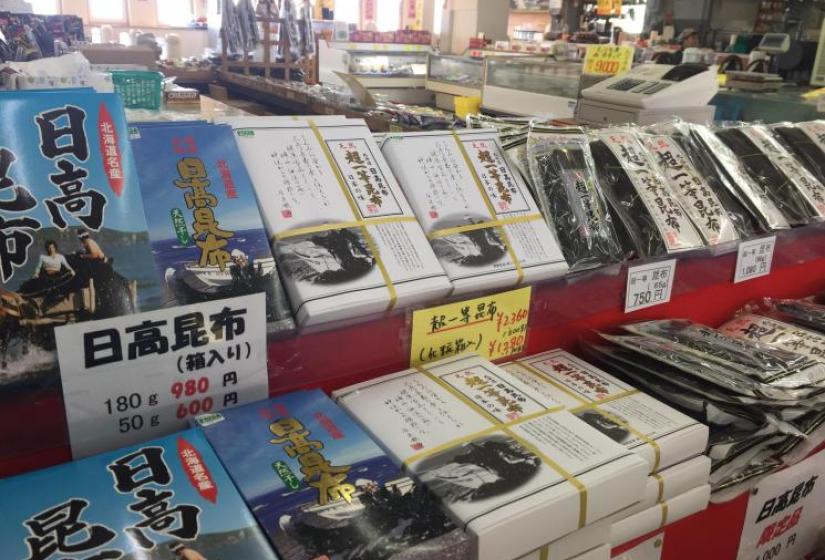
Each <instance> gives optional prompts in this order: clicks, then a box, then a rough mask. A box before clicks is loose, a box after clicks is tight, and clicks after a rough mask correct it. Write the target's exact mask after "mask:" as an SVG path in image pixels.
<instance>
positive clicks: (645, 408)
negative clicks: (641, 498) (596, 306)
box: [502, 350, 708, 472]
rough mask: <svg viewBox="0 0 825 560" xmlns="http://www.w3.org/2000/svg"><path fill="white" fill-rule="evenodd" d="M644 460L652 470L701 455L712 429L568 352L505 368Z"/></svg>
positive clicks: (528, 359) (557, 352) (509, 364)
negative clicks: (709, 431)
mask: <svg viewBox="0 0 825 560" xmlns="http://www.w3.org/2000/svg"><path fill="white" fill-rule="evenodd" d="M502 367H503V368H504V369H506V370H507V371H509V372H510V373H511V374H512V375H514V376H517V377H518V378H519V379H520V380H521V381H522V382H523V383H526V384H528V385H530V386H531V387H532V388H533V389H534V390H536V391H539V392H541V394H543V395H544V396H545V397H547V398H552V399H554V400H556V401H558V402H559V403H561V404H562V405H563V406H564V407H565V408H566V409H567V410H568V411H570V412H571V413H572V414H574V415H575V416H576V417H577V418H579V419H580V420H582V421H584V422H587V423H588V424H590V425H591V426H593V427H595V428H596V429H598V430H600V431H602V432H604V433H605V434H607V435H608V436H610V437H611V438H613V439H614V440H615V441H617V442H619V443H621V444H622V445H624V446H626V447H627V448H628V449H630V450H632V451H633V452H634V453H637V454H638V455H639V456H640V457H643V458H644V459H645V460H646V461H647V462H648V464H649V465H650V472H657V471H659V470H661V469H664V468H667V467H669V466H671V465H675V464H676V463H679V462H681V461H684V460H685V459H687V458H689V457H694V456H696V455H699V454H700V453H703V452H704V451H705V449H706V447H707V443H708V427H707V426H705V425H704V424H701V423H699V422H697V421H696V420H694V419H693V418H691V417H689V416H687V415H685V414H682V413H681V412H679V411H678V410H675V409H673V408H671V407H670V406H668V405H666V404H665V403H663V402H661V401H658V400H656V399H655V398H654V397H652V396H650V395H648V394H646V393H641V392H639V391H638V390H637V389H635V388H634V387H632V386H631V385H628V384H627V383H625V382H623V381H621V380H619V379H617V378H615V377H613V376H612V375H610V374H608V373H606V372H605V371H602V370H601V369H599V368H597V367H596V366H594V365H592V364H589V363H587V362H585V361H584V360H582V359H581V358H578V357H576V356H574V355H572V354H570V353H569V352H565V351H564V350H551V351H549V352H544V353H541V354H536V355H534V356H528V357H526V358H522V359H520V360H516V361H514V362H510V363H508V364H504V365H503V366H502Z"/></svg>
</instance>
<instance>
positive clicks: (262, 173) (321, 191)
mask: <svg viewBox="0 0 825 560" xmlns="http://www.w3.org/2000/svg"><path fill="white" fill-rule="evenodd" d="M223 120H224V122H227V123H229V124H230V125H232V127H233V128H234V130H235V138H236V140H237V142H238V147H239V148H240V151H241V155H242V156H243V159H244V163H245V164H246V167H247V170H248V171H249V175H250V177H251V179H252V182H253V184H254V187H255V192H256V194H257V196H258V202H259V205H260V207H261V212H262V214H263V218H264V224H265V225H266V228H267V233H269V235H270V239H271V241H272V245H273V252H274V253H275V257H276V258H277V259H278V263H279V267H280V269H281V272H282V276H283V280H284V286H285V287H286V289H287V292H288V294H289V296H290V300H291V303H292V307H293V310H294V311H295V316H296V320H297V322H298V324H299V325H301V326H310V325H314V324H319V323H325V322H329V321H335V320H341V319H351V318H353V317H359V316H365V315H371V314H375V313H382V312H385V311H388V310H389V309H391V308H393V307H396V306H397V307H405V306H409V305H414V304H418V303H423V302H427V301H432V300H438V299H441V298H443V297H444V296H445V295H446V294H448V293H449V292H450V291H451V289H452V285H451V283H450V281H449V279H448V278H447V276H446V274H445V272H444V270H443V269H442V267H441V264H440V263H439V262H438V259H437V258H436V256H435V254H434V253H433V250H432V248H431V247H430V245H429V242H428V241H427V238H426V236H425V235H424V232H423V231H422V229H421V226H420V225H419V224H418V221H417V219H416V218H415V215H414V214H413V211H412V208H411V207H410V205H409V203H408V202H407V199H406V198H405V196H404V193H403V192H402V191H401V189H400V187H399V186H398V183H397V182H396V180H395V177H394V176H393V174H392V171H391V170H390V168H389V166H388V165H387V163H386V161H385V160H384V158H383V156H382V155H381V151H380V150H379V149H378V146H377V145H376V143H375V141H374V140H373V138H372V134H371V133H370V131H369V129H368V128H367V126H366V125H365V124H364V122H363V121H353V120H348V119H343V120H342V119H340V118H337V119H333V118H330V119H304V118H261V119H254V118H249V117H238V118H227V119H223Z"/></svg>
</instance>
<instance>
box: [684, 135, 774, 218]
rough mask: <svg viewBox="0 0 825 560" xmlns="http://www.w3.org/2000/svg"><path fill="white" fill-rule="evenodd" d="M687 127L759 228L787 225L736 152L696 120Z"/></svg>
mask: <svg viewBox="0 0 825 560" xmlns="http://www.w3.org/2000/svg"><path fill="white" fill-rule="evenodd" d="M689 127H690V132H691V136H692V137H693V138H694V139H695V140H696V141H697V142H698V145H699V146H700V147H701V150H702V151H703V152H704V153H705V154H706V155H708V156H710V157H712V158H713V159H714V161H715V163H716V165H717V169H718V170H719V171H720V172H721V173H722V175H723V176H724V177H725V179H726V181H727V182H728V184H729V185H732V186H733V188H735V189H736V192H737V193H738V196H739V198H740V200H741V201H742V202H743V203H744V204H745V205H746V206H747V208H748V209H749V210H750V212H751V213H752V214H753V215H754V216H756V217H757V218H758V219H759V222H760V225H761V226H762V229H764V230H775V229H788V228H789V227H790V224H789V223H788V220H787V219H786V218H785V215H784V214H783V213H782V212H780V210H779V208H777V206H776V204H775V203H774V201H773V198H772V197H770V196H769V195H768V193H767V192H766V191H765V189H764V187H763V186H762V184H761V183H759V182H758V181H755V180H754V179H753V178H751V176H750V174H749V173H748V172H747V170H746V169H745V166H744V164H743V163H742V162H740V161H739V159H738V158H737V157H736V154H735V153H734V152H733V151H732V150H731V149H730V148H728V146H727V145H726V144H725V143H724V142H722V140H721V139H720V138H719V137H718V136H716V134H714V133H713V131H712V130H711V129H710V128H709V127H707V126H705V125H699V124H691V125H689Z"/></svg>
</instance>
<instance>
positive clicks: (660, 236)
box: [590, 128, 704, 257]
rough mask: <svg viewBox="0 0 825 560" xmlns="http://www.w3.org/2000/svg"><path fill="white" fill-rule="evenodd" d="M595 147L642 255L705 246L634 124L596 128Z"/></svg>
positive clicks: (613, 199)
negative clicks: (628, 126)
mask: <svg viewBox="0 0 825 560" xmlns="http://www.w3.org/2000/svg"><path fill="white" fill-rule="evenodd" d="M590 148H591V151H592V153H593V158H594V160H595V161H596V169H597V171H598V178H599V184H600V186H601V188H602V190H603V192H604V194H605V197H606V198H607V200H608V202H609V203H610V204H611V205H612V206H613V209H614V211H615V213H616V214H617V215H618V216H619V218H620V219H621V220H622V222H623V223H624V225H625V227H626V229H627V232H628V233H629V235H630V237H631V238H632V239H633V242H634V245H635V246H636V250H637V251H638V254H639V256H640V257H648V256H662V255H668V254H672V253H678V252H682V251H688V250H691V249H698V248H701V247H703V246H704V243H703V242H702V238H701V237H700V235H699V233H698V232H697V231H696V228H694V226H693V224H692V223H691V221H690V219H688V217H687V216H686V215H685V212H684V210H683V209H682V207H681V205H680V204H679V202H678V201H677V200H676V199H675V198H674V197H673V196H672V195H671V194H670V191H669V189H667V187H666V186H665V180H664V178H663V177H662V176H661V175H660V174H659V172H658V171H657V170H656V168H655V164H654V163H653V161H652V160H651V159H650V158H649V157H648V155H647V153H646V150H645V148H644V146H642V144H641V143H640V142H639V139H638V138H637V137H636V135H635V134H634V133H633V132H632V131H631V130H630V129H618V128H617V129H607V130H604V131H598V132H595V133H593V134H592V137H591V144H590Z"/></svg>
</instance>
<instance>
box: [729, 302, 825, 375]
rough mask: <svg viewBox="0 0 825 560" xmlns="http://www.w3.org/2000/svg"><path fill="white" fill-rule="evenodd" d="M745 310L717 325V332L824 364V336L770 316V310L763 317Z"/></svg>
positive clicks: (760, 314)
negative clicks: (754, 341) (804, 356)
mask: <svg viewBox="0 0 825 560" xmlns="http://www.w3.org/2000/svg"><path fill="white" fill-rule="evenodd" d="M747 309H749V308H748V307H746V310H745V311H742V312H740V313H738V314H737V316H736V317H734V318H733V319H731V320H730V321H728V322H726V323H725V324H724V325H722V326H720V327H719V330H720V331H722V332H723V333H725V334H728V335H730V336H733V337H736V338H743V339H747V340H756V341H758V342H761V343H762V344H767V345H768V346H772V347H774V348H780V349H782V350H787V351H789V352H796V353H798V354H804V355H806V356H808V357H809V358H811V359H813V360H816V361H819V362H825V334H823V333H820V332H817V331H814V330H811V329H808V328H806V327H803V326H800V325H795V324H793V323H790V322H787V321H782V320H780V319H779V318H776V317H772V316H770V315H771V312H770V311H767V312H766V313H765V314H762V313H750V312H748V311H747Z"/></svg>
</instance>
